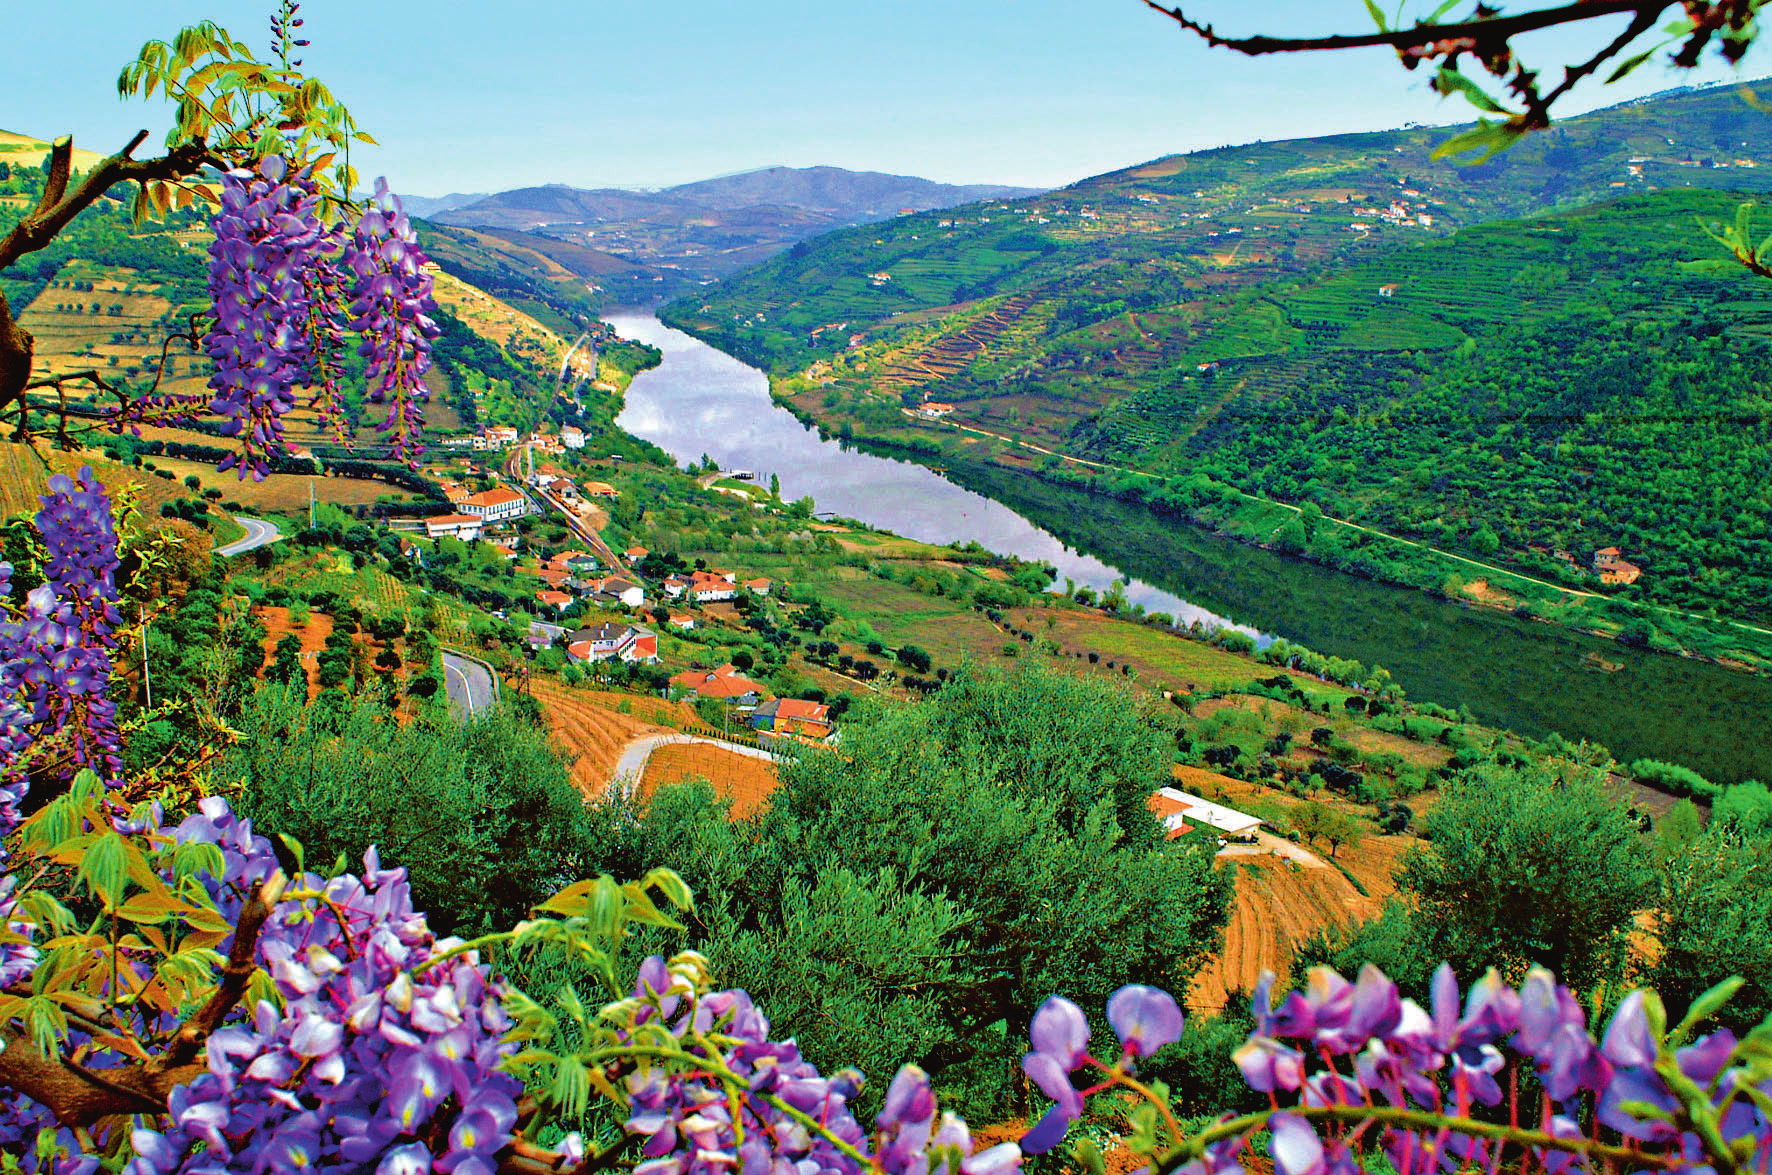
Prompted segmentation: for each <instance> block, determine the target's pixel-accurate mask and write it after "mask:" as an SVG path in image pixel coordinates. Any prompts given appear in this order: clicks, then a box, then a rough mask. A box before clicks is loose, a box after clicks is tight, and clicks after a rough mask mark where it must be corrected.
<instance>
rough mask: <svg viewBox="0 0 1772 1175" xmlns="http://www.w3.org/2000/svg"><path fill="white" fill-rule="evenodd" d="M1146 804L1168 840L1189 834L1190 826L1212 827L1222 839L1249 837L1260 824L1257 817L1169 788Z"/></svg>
mask: <svg viewBox="0 0 1772 1175" xmlns="http://www.w3.org/2000/svg"><path fill="white" fill-rule="evenodd" d="M1148 803H1149V804H1150V808H1151V811H1153V812H1155V813H1156V814H1157V819H1159V820H1161V821H1162V822H1163V827H1164V828H1167V829H1168V830H1169V839H1170V840H1174V839H1175V838H1176V837H1178V836H1183V835H1185V834H1186V833H1188V832H1190V831H1192V829H1191V827H1190V825H1191V824H1204V825H1206V826H1207V827H1209V828H1216V829H1217V830H1218V831H1219V832H1222V833H1224V834H1225V835H1226V836H1253V835H1255V832H1256V830H1258V829H1259V828H1260V827H1261V826H1262V824H1263V823H1264V821H1263V820H1262V819H1261V818H1260V817H1258V816H1250V815H1248V814H1247V813H1244V812H1238V811H1236V810H1235V809H1233V808H1227V807H1225V806H1224V805H1223V804H1215V803H1213V802H1212V801H1211V800H1205V799H1201V798H1200V797H1199V796H1193V795H1189V794H1188V793H1187V792H1184V791H1180V790H1178V789H1176V788H1173V787H1166V788H1163V789H1162V790H1161V791H1158V792H1157V793H1156V794H1154V795H1152V796H1151V797H1150V800H1149V801H1148Z"/></svg>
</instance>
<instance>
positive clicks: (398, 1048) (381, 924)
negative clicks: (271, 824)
mask: <svg viewBox="0 0 1772 1175" xmlns="http://www.w3.org/2000/svg"><path fill="white" fill-rule="evenodd" d="M172 836H173V839H174V841H175V842H176V843H181V844H182V843H201V844H213V845H217V846H219V848H220V849H221V856H222V860H223V863H224V864H223V868H222V871H221V872H220V874H219V875H212V874H208V873H204V874H202V875H201V878H202V881H203V883H204V884H205V885H206V886H208V887H210V888H211V892H212V894H213V896H214V897H215V898H216V900H217V906H218V908H219V909H221V910H222V911H224V912H227V911H229V910H235V911H236V912H237V910H238V908H239V907H240V906H241V905H242V904H243V903H244V902H245V901H246V899H247V895H248V894H249V893H250V891H251V887H252V886H253V885H255V884H262V883H265V882H269V881H271V880H272V879H274V878H276V877H278V873H277V861H276V857H275V855H274V854H273V853H272V851H271V847H270V845H269V843H268V842H266V841H265V839H264V838H263V837H259V836H256V835H254V834H253V833H252V830H251V827H250V825H249V823H248V822H246V821H242V820H240V819H239V818H238V817H236V816H235V815H234V814H233V812H232V811H231V810H230V809H229V807H228V804H227V802H226V801H225V800H222V799H220V798H217V797H211V798H209V799H206V800H204V801H203V803H202V809H201V811H200V812H199V813H197V814H195V815H193V816H191V817H189V818H188V819H186V820H185V821H184V822H183V823H181V824H180V825H179V826H178V827H177V828H176V829H174V830H173V833H172ZM236 916H237V913H236ZM224 945H225V944H224ZM455 945H456V944H455V943H454V942H453V941H451V940H447V939H445V940H438V939H436V938H435V937H434V936H433V935H432V934H431V932H430V931H429V929H428V928H427V927H426V925H425V919H424V915H423V914H421V913H418V912H417V911H415V910H414V909H413V908H412V901H411V893H410V890H409V888H408V886H407V884H406V871H405V870H404V869H383V868H382V867H381V865H380V862H379V861H378V860H377V858H376V855H375V851H374V850H373V849H371V850H370V851H369V853H368V854H367V855H366V856H365V858H364V861H363V872H362V874H361V876H352V875H350V874H345V875H342V876H339V877H334V878H331V879H323V878H320V877H318V876H315V875H312V874H307V875H303V876H300V877H297V878H295V879H293V880H292V881H291V882H290V883H289V886H288V889H287V890H286V891H285V893H284V896H283V900H282V901H280V902H278V903H276V905H275V907H274V909H273V911H272V912H271V914H270V917H269V918H268V919H267V921H266V922H265V924H264V927H263V929H262V930H261V931H260V933H259V940H258V962H259V965H260V966H262V967H264V968H266V969H267V970H268V971H269V973H270V975H271V978H272V979H273V980H274V982H275V986H276V996H277V999H276V1000H275V1001H273V1000H271V999H263V1000H260V1001H259V1002H258V1003H257V1005H256V1007H254V1008H253V1009H252V1014H251V1017H250V1019H247V1020H244V1021H243V1022H240V1023H235V1024H231V1025H229V1026H227V1027H225V1028H222V1029H221V1030H220V1031H218V1032H216V1033H215V1034H214V1035H213V1036H211V1037H210V1038H209V1040H208V1042H207V1045H206V1057H205V1059H206V1062H207V1071H206V1072H204V1073H202V1074H201V1075H199V1076H198V1077H197V1078H196V1079H195V1080H194V1081H192V1082H191V1083H190V1084H189V1085H187V1086H182V1087H180V1088H179V1089H177V1090H175V1091H174V1092H173V1094H172V1099H171V1104H170V1106H169V1113H168V1115H167V1117H168V1123H167V1125H166V1126H165V1127H163V1128H159V1129H156V1128H149V1127H144V1128H141V1129H138V1130H136V1131H135V1133H134V1135H133V1137H132V1140H131V1141H132V1143H133V1145H134V1148H135V1152H136V1158H135V1160H134V1162H133V1163H132V1164H131V1165H130V1166H129V1167H128V1168H127V1169H126V1170H127V1171H128V1173H129V1175H170V1173H172V1172H181V1173H182V1172H191V1173H193V1175H195V1173H196V1172H205V1173H208V1172H215V1173H220V1172H241V1173H242V1175H244V1173H247V1172H261V1171H264V1170H265V1169H266V1168H267V1167H269V1168H270V1169H272V1170H285V1169H291V1170H300V1169H306V1168H313V1167H319V1168H324V1167H328V1166H337V1165H339V1164H340V1163H341V1162H342V1163H344V1164H346V1165H349V1164H361V1163H370V1162H379V1163H380V1164H381V1169H383V1170H398V1169H406V1170H416V1171H429V1170H432V1169H435V1170H438V1171H443V1172H452V1173H459V1175H491V1172H492V1171H493V1170H494V1164H493V1159H494V1156H495V1154H496V1153H497V1151H498V1150H499V1149H500V1148H502V1147H503V1146H504V1145H505V1144H506V1143H507V1142H508V1141H509V1138H510V1134H511V1128H512V1126H513V1124H514V1123H515V1121H516V1118H517V1106H516V1097H517V1094H518V1093H519V1092H520V1091H521V1087H520V1086H519V1085H518V1083H517V1081H516V1080H515V1079H513V1078H512V1077H510V1076H508V1075H506V1074H504V1073H502V1072H500V1071H499V1065H500V1064H501V1062H502V1061H503V1060H504V1058H505V1056H506V1055H507V1053H509V1052H510V1051H511V1048H512V1046H510V1045H508V1044H506V1043H505V1042H504V1040H503V1037H504V1034H505V1031H506V1029H507V1028H508V1027H509V1020H508V1018H507V1017H506V1016H505V1013H504V1010H503V1007H502V1005H501V1003H500V1001H499V996H498V989H497V987H496V986H495V985H494V984H493V983H492V982H491V981H490V980H489V978H488V975H487V971H486V968H485V967H484V966H483V965H481V964H480V963H479V961H478V959H477V958H476V956H475V955H474V954H473V953H472V952H466V953H460V954H450V955H448V957H447V958H445V959H443V960H442V961H441V962H436V963H435V965H432V964H433V961H434V960H435V959H437V957H438V956H439V954H443V953H446V952H449V951H450V949H451V948H452V947H454V946H455ZM390 1164H392V1165H393V1166H390ZM402 1165H403V1166H402Z"/></svg>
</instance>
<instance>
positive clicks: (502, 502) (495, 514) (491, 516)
mask: <svg viewBox="0 0 1772 1175" xmlns="http://www.w3.org/2000/svg"><path fill="white" fill-rule="evenodd" d="M458 508H459V509H460V510H461V512H462V513H463V514H476V515H479V516H480V517H481V518H482V519H484V520H485V521H486V522H487V523H488V524H491V523H494V522H503V521H505V520H506V519H508V518H521V517H523V515H525V514H527V513H529V499H528V498H525V497H524V496H523V495H522V494H519V493H518V492H517V491H516V490H512V489H506V488H505V487H504V486H499V487H498V488H496V489H490V490H486V491H485V492H483V493H478V494H473V495H471V496H469V497H466V498H463V499H462V501H461V502H460V503H459V506H458Z"/></svg>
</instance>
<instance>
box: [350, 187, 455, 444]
mask: <svg viewBox="0 0 1772 1175" xmlns="http://www.w3.org/2000/svg"><path fill="white" fill-rule="evenodd" d="M344 264H345V266H346V267H347V268H348V269H349V270H350V271H351V273H352V274H353V275H354V276H355V279H356V281H355V285H354V287H353V291H352V298H351V304H350V313H351V320H350V325H351V329H352V330H354V331H356V332H357V333H358V334H360V335H361V336H362V338H363V341H362V343H361V344H360V345H359V346H358V348H357V353H358V354H359V355H362V356H363V357H364V358H365V359H367V360H368V364H369V366H368V370H367V371H366V372H365V378H366V379H367V380H368V385H369V399H370V401H371V402H372V403H376V404H385V405H386V406H387V413H386V415H385V416H384V417H383V419H382V420H381V421H380V422H379V423H378V424H377V425H376V426H375V427H376V429H377V430H378V431H381V432H384V433H388V434H389V442H390V445H391V448H392V451H393V455H394V456H396V457H400V458H402V459H408V460H409V459H411V458H412V457H415V456H417V454H418V453H419V451H420V449H419V446H418V440H417V438H418V433H419V431H420V429H421V428H422V427H423V424H424V403H425V398H426V391H425V385H424V375H425V372H426V371H427V370H429V369H430V366H431V340H432V339H434V338H436V337H437V325H436V323H434V322H433V321H431V318H430V316H429V314H428V310H429V309H430V306H431V275H430V274H428V273H426V272H425V271H424V265H425V255H424V251H423V250H422V249H420V248H419V244H418V234H417V233H416V232H414V231H413V228H412V222H411V221H410V220H408V219H407V217H406V213H405V211H404V210H403V209H402V208H401V206H400V198H399V197H398V196H395V195H393V194H392V193H390V192H389V191H388V185H387V181H386V180H378V181H377V182H376V187H375V202H374V204H373V205H372V206H371V207H370V208H369V210H368V211H366V212H365V213H364V214H363V216H362V218H361V219H360V220H359V221H358V222H357V226H356V229H355V230H354V231H353V232H352V234H351V240H350V244H349V245H348V246H347V247H346V248H345V253H344Z"/></svg>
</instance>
